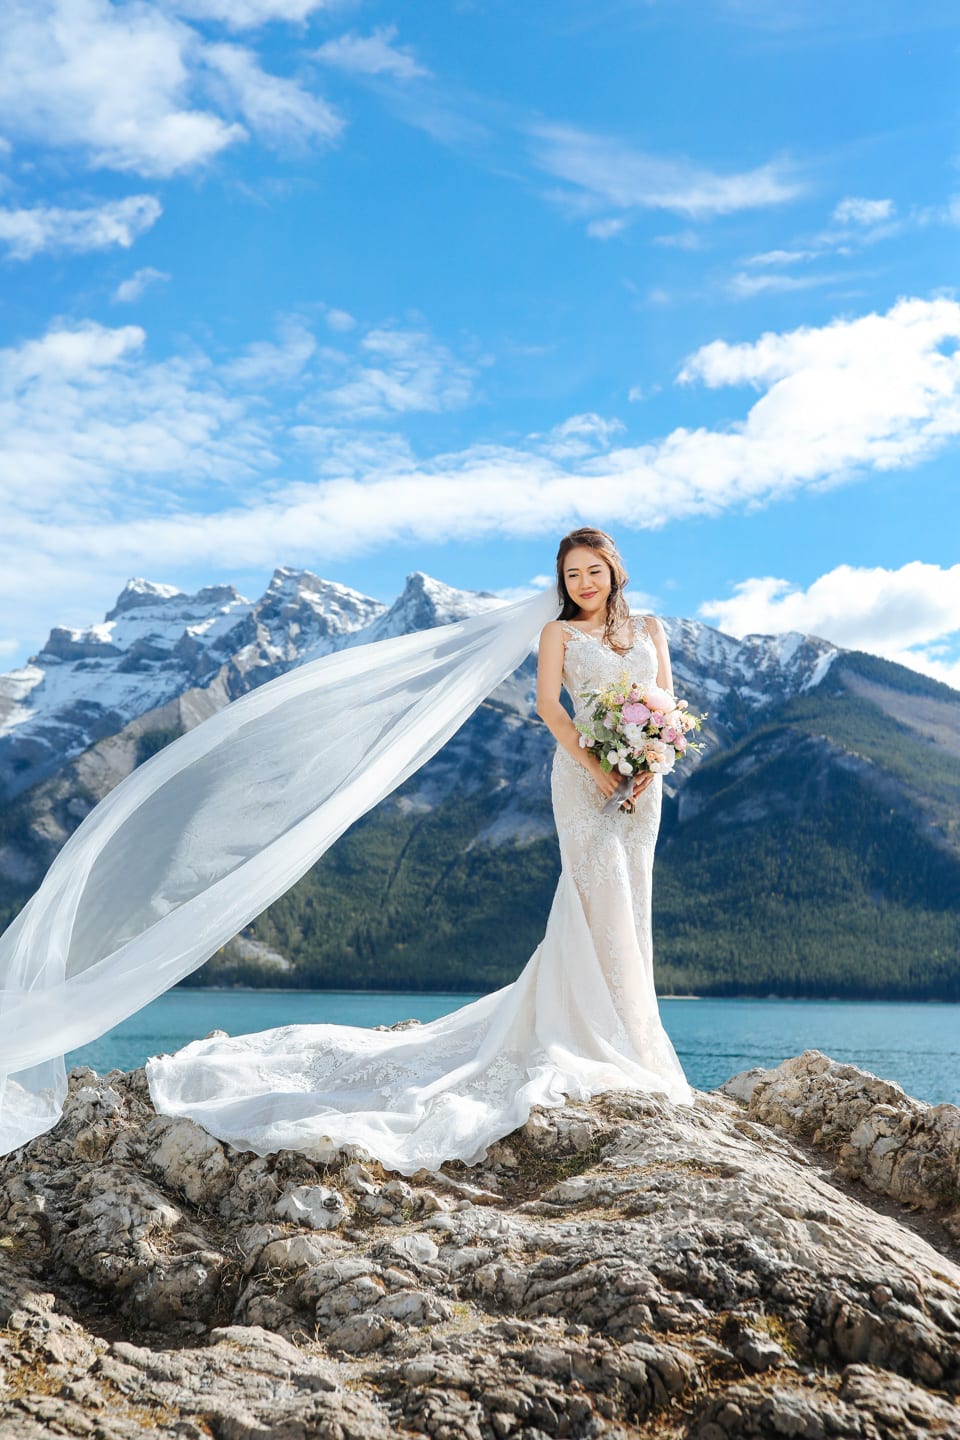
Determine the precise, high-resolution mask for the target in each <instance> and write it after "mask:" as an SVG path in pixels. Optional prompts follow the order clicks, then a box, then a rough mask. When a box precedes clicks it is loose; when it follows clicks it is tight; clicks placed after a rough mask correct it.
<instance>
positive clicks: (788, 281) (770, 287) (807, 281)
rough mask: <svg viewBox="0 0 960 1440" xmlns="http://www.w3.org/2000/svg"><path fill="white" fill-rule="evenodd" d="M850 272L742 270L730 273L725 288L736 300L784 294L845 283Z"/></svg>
mask: <svg viewBox="0 0 960 1440" xmlns="http://www.w3.org/2000/svg"><path fill="white" fill-rule="evenodd" d="M850 278H851V277H850V274H849V273H847V274H845V275H844V274H840V273H837V272H833V273H828V274H814V275H783V274H780V273H778V272H774V273H773V274H768V275H747V274H745V273H744V272H743V271H740V272H739V274H736V275H732V276H731V277H730V280H729V281H728V282H727V290H728V292H729V293H730V294H731V295H732V296H733V297H734V299H736V300H752V299H753V297H754V296H755V295H786V294H789V293H790V291H792V290H814V289H817V288H818V287H819V286H821V285H840V284H843V285H846V284H848V283H849V281H850Z"/></svg>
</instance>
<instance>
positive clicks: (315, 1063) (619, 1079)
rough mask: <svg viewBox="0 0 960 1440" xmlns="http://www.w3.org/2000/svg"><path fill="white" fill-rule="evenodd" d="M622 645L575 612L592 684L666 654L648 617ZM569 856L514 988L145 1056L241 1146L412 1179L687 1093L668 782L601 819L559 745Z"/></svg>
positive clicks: (559, 814) (570, 653)
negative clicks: (344, 1158)
mask: <svg viewBox="0 0 960 1440" xmlns="http://www.w3.org/2000/svg"><path fill="white" fill-rule="evenodd" d="M634 630H635V639H634V644H633V645H632V647H631V649H630V651H629V652H628V654H627V655H625V656H623V655H620V654H618V653H617V652H615V651H614V650H612V649H611V648H610V647H609V646H606V645H604V644H602V643H601V642H600V641H599V640H597V639H595V638H594V637H592V636H590V635H587V634H585V633H584V632H581V631H579V630H577V629H575V628H574V627H573V626H565V634H566V653H565V657H564V669H563V680H564V685H565V687H566V689H567V691H568V693H569V694H570V696H571V698H572V700H573V702H574V707H575V710H576V713H577V718H580V714H581V712H582V710H583V704H584V702H583V701H582V700H580V698H579V696H578V691H580V690H584V689H587V688H595V687H596V686H599V685H601V684H605V683H607V682H609V681H610V680H614V679H616V678H617V677H618V676H619V675H620V673H621V672H622V671H623V670H624V669H628V670H629V671H630V674H631V676H632V677H633V678H634V679H636V680H637V681H639V682H640V684H641V685H645V684H649V683H651V682H653V681H654V680H655V678H656V672H657V656H656V650H655V648H654V645H653V641H652V640H651V639H650V637H649V635H648V634H647V633H646V628H645V626H644V625H643V622H642V620H641V619H639V618H636V619H635V620H634ZM551 791H552V799H553V812H554V818H555V821H556V826H557V832H558V835H559V840H560V855H561V861H562V869H561V874H560V879H559V882H558V884H557V889H556V893H555V895H554V899H553V904H552V906H551V910H550V914H549V918H548V920H547V927H546V932H545V934H544V938H543V940H542V941H541V943H540V945H539V946H538V947H537V949H536V950H535V951H534V953H533V955H532V956H531V958H530V960H529V961H528V962H527V964H526V966H525V967H524V969H523V971H522V972H521V974H520V975H519V977H518V978H517V979H516V980H515V981H514V982H513V983H512V984H510V985H507V986H504V987H503V988H502V989H500V990H497V991H495V992H494V993H493V994H490V995H485V996H484V997H483V998H482V999H480V1000H476V1001H473V1002H472V1003H471V1004H468V1005H464V1006H462V1007H461V1008H460V1009H459V1010H455V1011H454V1012H453V1013H452V1014H450V1015H444V1016H442V1017H441V1018H439V1019H437V1020H433V1021H431V1022H430V1023H429V1024H424V1025H415V1026H412V1027H411V1028H409V1029H407V1030H400V1031H377V1030H371V1029H365V1028H361V1027H356V1026H349V1025H316V1024H310V1025H284V1026H280V1027H278V1028H276V1029H272V1030H264V1031H260V1032H259V1033H256V1034H251V1035H239V1036H233V1037H228V1036H219V1035H218V1036H214V1037H211V1038H208V1039H206V1040H196V1041H194V1042H193V1043H192V1044H189V1045H187V1046H185V1047H184V1048H183V1049H182V1050H179V1051H177V1053H176V1054H175V1055H159V1056H156V1057H154V1058H153V1059H151V1060H149V1061H148V1062H147V1067H146V1071H147V1081H148V1084H149V1087H150V1093H151V1096H152V1098H153V1102H154V1104H155V1106H156V1109H157V1110H158V1111H159V1112H160V1113H162V1114H166V1115H177V1116H188V1117H189V1118H190V1119H192V1120H194V1121H196V1122H197V1123H198V1124H199V1125H202V1126H203V1127H204V1128H205V1129H206V1130H208V1131H209V1132H210V1133H211V1134H213V1135H215V1136H217V1137H218V1138H219V1139H221V1140H224V1141H227V1142H228V1143H229V1144H230V1145H233V1146H235V1147H236V1148H237V1149H239V1150H252V1151H255V1152H256V1153H257V1154H260V1155H263V1154H268V1153H271V1152H273V1151H276V1150H280V1149H295V1150H300V1151H303V1152H305V1153H306V1154H308V1155H310V1154H313V1155H316V1156H317V1157H318V1158H324V1157H325V1156H327V1155H328V1154H329V1152H330V1146H331V1142H333V1143H334V1144H351V1145H357V1146H360V1147H362V1148H363V1149H364V1150H366V1151H368V1152H369V1153H370V1154H372V1155H373V1156H375V1157H376V1158H377V1159H378V1160H380V1161H381V1162H382V1163H383V1165H385V1166H386V1167H387V1168H389V1169H392V1170H397V1171H399V1172H401V1173H402V1174H405V1175H410V1174H413V1173H414V1172H415V1171H417V1170H419V1169H421V1168H426V1169H435V1168H436V1167H437V1166H438V1165H439V1164H441V1162H442V1161H444V1160H452V1159H459V1160H464V1161H466V1162H467V1163H474V1162H476V1161H478V1160H480V1159H482V1158H483V1156H484V1154H485V1152H486V1148H487V1146H488V1145H490V1144H491V1143H492V1142H493V1141H494V1140H497V1139H500V1138H501V1137H502V1136H504V1135H507V1134H509V1133H510V1132H511V1131H512V1130H514V1129H516V1127H517V1126H519V1125H522V1124H523V1122H524V1120H525V1119H526V1118H527V1116H528V1114H529V1113H530V1109H531V1107H532V1106H534V1105H559V1104H561V1103H562V1102H563V1099H564V1096H569V1097H570V1098H571V1099H575V1100H579V1099H587V1098H589V1097H590V1096H591V1095H594V1094H597V1093H599V1092H601V1091H604V1090H620V1089H623V1090H645V1091H658V1092H661V1093H664V1094H666V1095H667V1096H668V1097H669V1098H670V1099H671V1100H673V1101H674V1102H676V1103H681V1104H685V1103H690V1101H691V1099H692V1093H691V1091H690V1087H689V1085H688V1084H687V1082H686V1080H685V1078H684V1074H683V1071H682V1069H681V1067H680V1063H679V1061H678V1059H677V1056H676V1053H675V1051H674V1048H673V1046H672V1044H671V1042H670V1039H669V1037H668V1036H667V1034H666V1032H665V1030H664V1029H663V1026H662V1024H661V1022H660V1016H659V1012H658V1008H657V998H656V993H655V990H654V981H653V947H652V934H651V892H652V875H653V857H654V846H655V843H656V838H657V831H658V828H659V824H660V806H661V798H662V780H661V777H660V776H659V775H658V776H656V778H655V779H654V780H653V782H652V783H651V784H649V785H648V786H647V787H646V789H645V790H644V791H643V792H642V793H641V795H640V796H639V797H638V799H637V802H636V811H635V813H634V814H632V815H627V814H621V813H617V812H614V813H611V814H609V815H604V814H602V813H601V807H602V805H603V803H604V801H603V796H602V794H601V792H600V790H599V789H598V787H597V786H596V784H595V783H594V781H593V780H592V779H591V777H590V775H589V774H588V773H587V771H586V770H585V769H584V767H583V766H582V765H580V764H578V762H577V761H576V760H574V759H573V758H572V757H571V756H570V755H568V754H567V752H566V751H565V750H564V749H563V748H562V747H561V746H557V750H556V754H555V756H554V760H553V769H552V776H551Z"/></svg>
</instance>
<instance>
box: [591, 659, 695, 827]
mask: <svg viewBox="0 0 960 1440" xmlns="http://www.w3.org/2000/svg"><path fill="white" fill-rule="evenodd" d="M580 698H581V699H583V700H586V701H588V702H589V704H590V707H591V710H590V718H589V719H588V720H578V721H575V722H574V723H575V724H576V727H577V729H578V730H579V731H580V745H581V747H582V748H583V749H584V750H592V751H593V752H594V754H595V755H596V756H597V758H598V759H599V761H600V766H601V769H603V770H605V771H606V772H607V774H609V773H610V772H611V771H612V770H617V771H619V773H620V774H621V775H622V776H623V779H622V780H621V782H620V785H619V787H618V788H617V789H616V790H615V791H614V793H613V794H612V795H611V797H610V799H609V800H608V801H607V803H606V805H604V807H603V808H604V811H605V812H606V811H607V810H614V809H617V808H618V807H619V808H620V809H622V810H624V811H625V812H626V813H628V814H630V813H632V811H633V808H634V805H633V799H632V797H631V795H630V792H631V790H632V788H633V780H634V776H635V775H639V774H640V772H641V771H643V770H652V771H653V773H654V774H655V775H668V774H669V773H670V771H671V770H672V769H673V767H674V765H675V764H676V763H677V761H678V760H682V759H683V757H684V755H686V754H687V752H688V751H690V750H702V749H703V748H704V743H703V741H701V740H691V739H690V738H689V736H690V735H691V734H692V733H693V732H694V731H696V730H699V729H700V727H701V725H702V724H703V722H704V720H705V719H706V712H704V713H703V714H698V713H697V712H696V711H694V710H691V709H690V707H689V706H688V704H687V702H686V700H678V699H677V698H676V696H674V695H671V694H670V692H669V691H668V690H661V689H660V688H659V686H656V685H648V686H647V687H646V689H643V688H642V687H641V686H639V685H638V684H636V682H635V681H633V680H631V679H630V676H629V674H628V673H627V672H626V671H624V672H623V673H622V674H621V676H620V678H619V680H618V681H617V682H616V683H615V684H613V685H606V686H604V688H603V689H602V690H582V691H581V692H580Z"/></svg>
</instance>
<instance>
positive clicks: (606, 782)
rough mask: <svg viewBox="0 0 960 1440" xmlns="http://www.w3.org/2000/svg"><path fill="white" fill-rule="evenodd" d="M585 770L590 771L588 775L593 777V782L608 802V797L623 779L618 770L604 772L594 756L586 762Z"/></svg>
mask: <svg viewBox="0 0 960 1440" xmlns="http://www.w3.org/2000/svg"><path fill="white" fill-rule="evenodd" d="M587 769H588V770H589V771H590V774H591V775H592V776H593V778H594V780H595V781H596V783H597V784H598V785H599V787H600V789H601V790H602V791H603V793H604V795H605V796H606V797H607V799H608V800H609V798H610V796H611V795H612V794H613V792H614V791H615V790H616V789H617V787H618V785H619V784H620V781H621V780H622V779H623V776H622V775H621V774H620V772H619V770H604V768H603V766H602V765H601V764H600V761H599V760H598V759H597V757H596V756H595V755H591V756H590V758H589V760H588V761H587Z"/></svg>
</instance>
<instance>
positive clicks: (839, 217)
mask: <svg viewBox="0 0 960 1440" xmlns="http://www.w3.org/2000/svg"><path fill="white" fill-rule="evenodd" d="M894 208H895V207H894V203H893V201H892V200H865V199H864V198H863V197H862V196H859V195H848V196H847V197H846V199H845V200H841V201H840V202H839V204H838V205H836V206H835V208H834V211H833V219H834V220H835V221H836V223H837V224H838V225H877V224H878V223H879V222H880V221H881V220H889V219H890V217H891V216H892V215H893V212H894Z"/></svg>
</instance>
